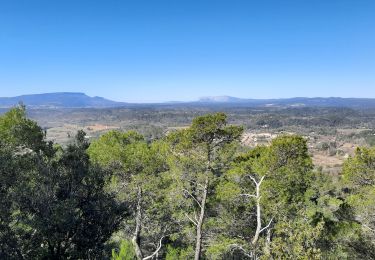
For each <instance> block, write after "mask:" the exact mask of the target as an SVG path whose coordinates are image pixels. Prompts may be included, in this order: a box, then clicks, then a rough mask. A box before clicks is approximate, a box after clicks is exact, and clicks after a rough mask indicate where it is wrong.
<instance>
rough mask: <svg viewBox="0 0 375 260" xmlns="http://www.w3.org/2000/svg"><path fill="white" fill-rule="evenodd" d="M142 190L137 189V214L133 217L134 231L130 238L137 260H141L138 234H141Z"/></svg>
mask: <svg viewBox="0 0 375 260" xmlns="http://www.w3.org/2000/svg"><path fill="white" fill-rule="evenodd" d="M141 203H142V189H141V187H138V193H137V212H136V216H135V231H134V235H133V238H132V243H133V246H134V251H135V255H136V256H137V259H138V260H142V259H143V254H142V251H141V247H140V234H141V219H142V207H141Z"/></svg>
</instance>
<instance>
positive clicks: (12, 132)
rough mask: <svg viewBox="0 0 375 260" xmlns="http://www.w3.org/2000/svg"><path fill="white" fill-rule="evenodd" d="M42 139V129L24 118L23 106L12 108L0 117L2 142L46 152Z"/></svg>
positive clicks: (24, 110)
mask: <svg viewBox="0 0 375 260" xmlns="http://www.w3.org/2000/svg"><path fill="white" fill-rule="evenodd" d="M44 137H45V133H44V131H43V130H42V128H41V127H40V126H38V125H37V123H36V122H34V121H32V120H30V119H28V118H27V117H26V109H25V106H22V105H20V106H18V107H15V108H12V109H10V110H9V111H8V112H6V113H5V114H4V115H2V116H0V139H1V140H3V142H6V143H8V144H12V145H14V146H21V147H27V148H30V149H32V150H33V151H35V152H39V151H41V150H42V151H44V152H46V150H47V149H48V145H47V143H46V142H45V141H44Z"/></svg>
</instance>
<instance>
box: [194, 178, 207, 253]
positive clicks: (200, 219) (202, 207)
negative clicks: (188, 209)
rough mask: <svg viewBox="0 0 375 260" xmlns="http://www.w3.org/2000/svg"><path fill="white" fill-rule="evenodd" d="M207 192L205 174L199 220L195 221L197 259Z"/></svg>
mask: <svg viewBox="0 0 375 260" xmlns="http://www.w3.org/2000/svg"><path fill="white" fill-rule="evenodd" d="M207 193H208V176H206V180H205V183H204V190H203V198H202V202H201V212H200V216H199V220H198V223H197V236H196V245H195V257H194V259H195V260H199V259H200V256H201V248H202V225H203V221H204V214H205V209H206V199H207Z"/></svg>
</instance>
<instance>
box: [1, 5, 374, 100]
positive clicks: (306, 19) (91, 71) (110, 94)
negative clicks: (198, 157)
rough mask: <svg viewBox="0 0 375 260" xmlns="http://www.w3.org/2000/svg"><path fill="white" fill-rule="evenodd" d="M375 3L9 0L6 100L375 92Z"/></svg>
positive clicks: (5, 11)
mask: <svg viewBox="0 0 375 260" xmlns="http://www.w3.org/2000/svg"><path fill="white" fill-rule="evenodd" d="M374 13H375V1H374V0H358V1H355V0H350V1H348V0H294V1H293V0H282V1H280V0H257V1H255V0H254V1H253V0H247V1H237V0H227V1H220V0H170V1H165V0H148V1H146V0H123V1H120V0H117V1H115V0H106V1H105V0H101V1H99V0H56V1H51V0H45V1H38V0H23V1H22V0H1V1H0V96H15V95H21V94H29V93H43V92H56V91H77V92H85V93H87V94H88V95H91V96H95V95H97V96H103V97H106V98H110V99H114V100H119V101H131V102H149V101H167V100H195V99H197V98H199V97H201V96H211V95H231V96H236V97H243V98H245V97H246V98H283V97H295V96H308V97H313V96H341V97H373V98H375V15H374Z"/></svg>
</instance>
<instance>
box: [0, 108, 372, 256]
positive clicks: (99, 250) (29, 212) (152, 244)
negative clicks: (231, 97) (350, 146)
mask: <svg viewBox="0 0 375 260" xmlns="http://www.w3.org/2000/svg"><path fill="white" fill-rule="evenodd" d="M265 119H267V117H266V116H265ZM333 119H335V122H334V123H332V124H334V125H337V124H342V120H341V119H340V118H339V119H340V120H337V118H333ZM255 122H256V121H255ZM258 122H260V121H259V120H258ZM280 122H281V123H282V124H283V123H284V121H283V119H280ZM242 131H243V129H242V127H238V126H234V125H228V123H227V117H226V115H225V114H223V113H215V114H207V115H204V116H200V117H197V118H195V119H193V121H192V124H191V126H190V127H188V128H186V129H182V130H178V131H174V132H171V133H169V134H168V135H167V136H165V138H164V139H161V140H146V138H144V137H143V136H142V135H140V134H138V133H137V132H134V131H129V132H121V131H110V132H108V133H106V134H104V135H102V136H101V137H100V138H99V139H97V140H95V141H94V142H93V143H92V144H89V142H88V140H87V137H86V134H85V132H83V131H79V132H78V133H77V136H76V138H75V139H74V140H73V141H72V143H71V144H70V145H68V146H66V147H63V146H59V145H54V144H53V143H48V142H46V140H45V135H44V132H43V130H42V129H41V128H40V127H39V126H38V125H37V124H36V123H35V122H34V121H32V120H30V119H28V118H27V117H26V111H25V108H24V107H22V106H20V107H16V108H14V109H11V110H10V111H9V112H7V113H5V114H4V115H3V116H0V201H1V203H0V258H1V259H108V258H111V257H112V259H129V260H131V259H137V258H141V257H140V256H139V255H138V253H136V252H137V250H135V249H137V246H138V247H139V249H140V251H141V254H142V255H143V257H146V256H149V255H151V254H152V253H153V252H155V250H156V249H158V248H159V246H160V250H159V251H158V257H159V258H161V259H170V260H171V259H173V260H174V259H192V258H193V257H194V254H195V251H197V248H198V247H197V246H196V242H197V241H199V239H201V241H202V245H201V246H200V247H201V249H202V250H201V251H200V252H199V254H200V256H201V258H202V259H248V258H250V259H375V255H374V252H375V242H374V241H375V233H374V230H375V226H374V223H375V219H374V212H375V203H374V201H375V188H374V185H375V148H358V149H357V151H356V154H355V156H353V157H350V158H348V159H347V161H346V162H345V164H344V167H343V172H342V175H341V176H340V177H337V178H331V177H330V176H329V175H327V174H324V173H322V172H320V171H318V170H316V169H315V170H314V165H313V164H312V160H311V158H310V156H309V153H308V148H307V143H306V140H305V139H304V138H302V137H300V136H297V135H284V136H279V137H277V138H275V139H274V140H273V141H272V142H271V143H270V144H269V145H268V146H258V147H256V148H254V149H250V150H247V148H245V147H240V145H239V142H238V140H239V138H240V136H241V134H242ZM330 147H333V148H335V145H334V144H329V145H328V150H329V149H330ZM323 148H324V149H325V148H326V147H322V149H323ZM239 151H241V153H240V152H239ZM261 180H262V182H261V184H259V183H260V181H261ZM257 183H258V184H259V185H258V184H257ZM257 188H258V189H257ZM257 192H259V196H257V195H256V194H257ZM202 208H203V209H204V211H202ZM202 212H203V213H202ZM259 212H260V215H258V214H259ZM257 216H259V219H258V218H257ZM198 221H200V223H199V225H198ZM259 222H260V227H261V231H260V233H259V237H258V239H257V240H256V241H255V242H253V238H254V236H255V233H256V230H257V228H259ZM198 226H200V227H201V228H200V229H198ZM136 230H138V233H137V232H135V231H136ZM199 230H200V232H201V234H200V235H202V236H201V238H199V236H198V232H199ZM115 236H116V237H115ZM114 241H121V243H120V245H119V246H118V248H116V249H113V250H112V255H111V252H110V251H107V249H108V247H111V245H112V244H116V243H115V242H114ZM160 241H161V242H160ZM159 243H161V244H160V245H159ZM136 245H137V246H136Z"/></svg>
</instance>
